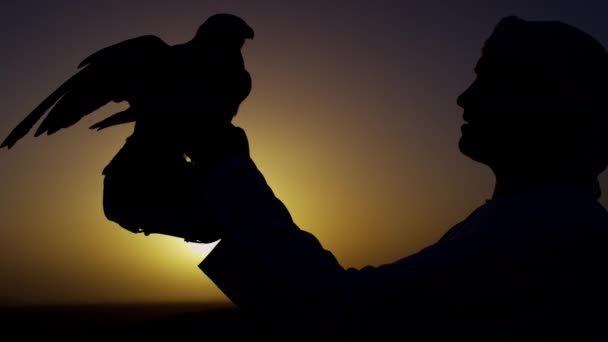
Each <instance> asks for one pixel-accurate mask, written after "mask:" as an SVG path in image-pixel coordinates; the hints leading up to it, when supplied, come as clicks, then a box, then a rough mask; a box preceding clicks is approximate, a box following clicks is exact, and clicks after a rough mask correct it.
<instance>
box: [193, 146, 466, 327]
mask: <svg viewBox="0 0 608 342" xmlns="http://www.w3.org/2000/svg"><path fill="white" fill-rule="evenodd" d="M202 187H203V189H202V191H201V192H202V193H203V194H204V196H205V198H204V206H205V208H206V210H208V213H207V214H208V215H209V218H210V220H211V222H210V224H214V225H217V226H219V227H220V230H221V231H222V239H221V241H220V242H219V243H218V245H217V246H216V248H215V249H214V250H213V251H212V252H211V253H210V254H209V256H208V257H207V258H206V259H205V260H204V261H203V262H202V263H201V264H200V268H201V269H202V270H203V272H205V273H206V274H207V275H208V276H209V277H210V278H211V279H212V280H213V281H214V283H215V284H216V285H217V286H218V287H219V288H220V289H221V290H222V291H223V292H224V293H225V294H226V295H227V296H228V297H229V298H230V299H231V300H232V301H233V302H234V303H235V304H237V305H238V306H239V307H241V308H243V309H245V310H247V311H249V312H253V313H255V314H256V315H258V316H260V317H268V318H269V319H270V320H273V319H277V318H280V319H281V320H282V324H285V322H284V320H292V319H293V320H295V321H293V323H294V324H295V326H298V327H299V328H302V327H303V326H306V327H307V328H306V329H313V327H314V328H315V329H322V330H323V331H324V332H327V331H330V332H333V333H339V334H343V333H347V332H348V333H355V334H357V331H358V330H361V329H363V330H368V329H369V328H370V327H371V326H374V325H375V326H378V325H382V324H383V323H386V324H387V325H391V324H393V325H395V324H401V325H403V324H404V323H407V324H408V325H409V328H407V329H409V330H411V332H412V333H414V331H415V330H416V328H423V324H422V323H421V322H426V323H428V321H429V320H427V318H428V317H429V316H432V315H435V318H436V319H438V318H439V316H440V315H441V314H442V312H439V313H433V311H435V310H436V309H437V307H436V303H437V302H439V301H442V299H444V298H448V297H453V296H449V293H448V292H447V288H448V286H450V285H451V281H450V280H449V277H451V276H452V275H453V274H454V272H455V271H456V270H457V269H458V267H457V266H455V265H456V264H458V263H460V261H462V260H459V259H458V258H451V259H450V258H442V257H441V254H442V253H444V252H445V251H442V250H441V249H440V248H438V247H436V246H432V247H429V248H427V249H425V250H423V251H422V252H420V253H417V254H415V255H413V256H411V257H409V258H406V259H403V260H401V261H399V262H396V263H392V264H387V265H383V266H380V267H366V268H363V269H361V270H355V269H348V270H345V269H344V268H343V267H342V266H341V265H340V264H339V262H338V261H337V260H336V258H335V257H334V256H333V255H332V254H331V253H330V252H329V251H327V250H325V249H324V248H323V246H322V245H321V244H320V243H319V241H318V240H317V239H316V238H315V237H314V236H313V235H311V234H310V233H307V232H305V231H303V230H300V229H299V228H298V227H297V225H296V224H295V223H294V222H293V220H292V218H291V216H290V214H289V212H288V210H287V209H286V208H285V206H284V205H283V203H282V202H281V201H280V200H279V199H278V198H277V197H276V196H275V195H274V193H273V192H272V190H271V188H270V187H269V186H268V184H267V183H266V181H265V179H264V177H263V176H262V174H261V173H260V172H259V170H258V169H257V168H256V166H255V164H254V162H253V161H252V160H251V159H250V158H248V157H244V156H242V157H233V158H232V159H230V160H225V161H223V162H222V163H220V164H219V165H218V166H217V167H216V168H214V169H212V170H211V171H210V172H209V174H208V175H207V177H205V182H204V184H202ZM446 261H448V263H446ZM461 264H462V263H461ZM460 275H461V276H465V275H464V274H462V273H461V274H460ZM443 304H445V305H448V304H449V302H446V301H445V300H443ZM395 310H397V312H395ZM441 310H443V313H447V311H445V308H442V309H441ZM277 316H279V317H277ZM388 317H392V318H393V319H394V320H395V321H399V320H400V319H406V318H408V317H409V319H410V321H409V322H401V323H397V322H388V321H385V319H388ZM413 320H416V322H414V321H413ZM374 321H375V322H374ZM388 328H390V329H394V328H398V327H395V326H392V327H388ZM307 331H308V332H311V331H312V330H307Z"/></svg>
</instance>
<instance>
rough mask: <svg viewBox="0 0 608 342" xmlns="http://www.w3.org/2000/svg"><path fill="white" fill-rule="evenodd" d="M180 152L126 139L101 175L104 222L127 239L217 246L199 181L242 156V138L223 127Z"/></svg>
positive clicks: (245, 144) (229, 127)
mask: <svg viewBox="0 0 608 342" xmlns="http://www.w3.org/2000/svg"><path fill="white" fill-rule="evenodd" d="M185 146H186V147H184V148H179V149H178V148H176V147H172V146H169V145H167V146H165V145H161V144H159V143H158V142H153V141H150V140H149V139H140V138H139V137H138V136H137V134H133V135H132V136H131V137H129V138H128V139H127V141H126V143H125V145H124V146H123V147H122V148H121V150H120V151H119V152H118V153H117V154H116V156H115V157H114V158H113V159H112V161H111V162H110V163H109V164H108V166H107V167H106V168H105V169H104V171H103V174H104V175H105V177H104V191H103V207H104V213H105V215H106V217H107V218H108V219H109V220H111V221H113V222H116V223H118V224H119V225H120V226H121V227H123V228H125V229H127V230H129V231H131V232H133V233H145V234H146V235H148V234H151V233H157V234H164V235H170V236H176V237H181V238H183V239H185V240H186V241H193V242H201V243H210V242H213V241H216V240H218V239H219V238H220V237H221V231H220V229H219V227H213V226H210V225H209V224H208V222H207V220H206V214H205V209H206V208H205V207H204V204H203V203H202V202H201V194H200V191H201V189H200V187H199V184H200V180H201V177H205V174H206V171H207V170H208V168H210V167H213V166H214V165H215V164H216V163H218V162H220V161H221V160H222V159H225V158H230V157H231V156H234V155H248V154H249V146H248V141H247V137H246V135H245V132H244V131H243V130H242V129H241V128H239V127H235V126H233V125H232V124H229V125H225V126H223V127H217V129H214V132H213V133H212V134H201V136H200V137H198V138H194V139H191V141H190V142H189V143H188V144H186V145H185Z"/></svg>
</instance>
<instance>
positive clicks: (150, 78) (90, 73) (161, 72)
mask: <svg viewBox="0 0 608 342" xmlns="http://www.w3.org/2000/svg"><path fill="white" fill-rule="evenodd" d="M253 36H254V32H253V29H252V28H251V27H250V26H249V25H248V24H247V23H246V22H245V21H244V20H243V19H241V18H239V17H237V16H235V15H232V14H225V13H220V14H215V15H212V16H211V17H209V18H208V19H207V20H206V21H205V22H204V23H203V24H202V25H200V27H199V28H198V30H197V32H196V34H195V35H194V37H193V38H192V40H190V41H188V42H186V43H183V44H176V45H168V44H167V43H165V42H164V41H163V40H162V39H160V38H159V37H157V36H154V35H145V36H140V37H136V38H133V39H128V40H126V41H123V42H120V43H118V44H115V45H111V46H109V47H106V48H104V49H101V50H99V51H97V52H95V53H93V54H92V55H90V56H89V57H87V58H86V59H84V60H83V61H82V63H80V65H79V68H80V71H78V72H77V73H76V74H74V75H73V76H72V77H71V78H69V79H68V80H67V81H65V82H64V83H63V84H61V86H59V88H57V89H56V90H55V91H54V92H53V93H52V94H50V95H49V96H48V97H47V98H46V99H45V100H44V101H42V103H40V105H38V106H37V107H36V108H35V109H34V110H33V111H32V112H31V113H30V114H29V115H28V116H27V117H25V119H24V120H23V121H22V122H20V123H19V124H18V125H17V126H16V127H15V128H14V129H13V131H12V132H11V133H10V134H9V135H8V137H7V138H6V139H5V140H4V142H3V143H2V145H0V147H7V148H9V149H10V148H11V147H12V146H13V145H15V143H16V142H17V141H18V140H19V139H21V138H22V137H24V136H25V135H26V134H27V133H28V132H29V131H30V129H31V128H32V127H33V126H34V125H35V124H36V123H37V122H38V120H40V119H41V117H42V116H43V115H44V114H45V113H47V111H48V112H49V113H48V115H47V116H46V118H45V119H44V120H43V121H42V123H41V124H40V126H39V127H38V129H37V131H36V132H35V136H39V135H41V134H44V133H46V134H53V133H55V132H57V131H58V130H60V129H62V128H66V127H69V126H72V125H73V124H75V123H76V122H78V121H79V120H80V119H82V118H83V117H84V116H85V115H88V114H90V113H92V112H94V111H96V110H97V109H99V108H100V107H102V106H104V105H106V104H107V103H109V102H110V101H114V102H121V101H127V102H128V103H129V107H128V109H126V110H125V111H122V112H119V113H115V114H113V115H111V116H110V117H108V118H106V119H104V120H102V121H100V122H98V123H96V124H95V125H93V126H91V127H90V128H92V129H98V130H100V129H104V128H106V127H109V126H113V125H118V124H122V123H128V122H135V132H134V135H135V134H137V135H140V136H146V137H149V138H150V139H151V140H154V139H156V141H157V142H158V143H161V144H179V143H181V142H182V141H181V140H183V138H184V137H187V136H190V135H192V134H196V130H197V129H201V127H202V128H204V126H205V125H206V124H208V123H215V122H220V121H228V122H229V121H230V120H231V119H232V118H233V117H234V115H236V113H237V110H238V107H239V105H240V103H241V102H242V101H243V100H244V99H245V98H246V97H247V96H248V95H249V93H250V90H251V78H250V75H249V73H248V72H247V70H246V69H245V66H244V61H243V57H242V54H241V49H242V47H243V44H244V42H245V40H246V39H253ZM51 108H52V109H51ZM49 110H50V111H49Z"/></svg>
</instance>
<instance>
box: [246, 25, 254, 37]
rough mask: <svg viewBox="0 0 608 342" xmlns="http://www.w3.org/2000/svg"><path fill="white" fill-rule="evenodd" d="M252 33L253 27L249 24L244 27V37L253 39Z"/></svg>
mask: <svg viewBox="0 0 608 342" xmlns="http://www.w3.org/2000/svg"><path fill="white" fill-rule="evenodd" d="M253 36H254V33H253V29H252V28H251V27H249V26H247V27H246V28H245V39H253Z"/></svg>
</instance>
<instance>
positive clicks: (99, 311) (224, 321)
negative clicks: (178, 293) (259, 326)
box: [0, 304, 259, 341]
mask: <svg viewBox="0 0 608 342" xmlns="http://www.w3.org/2000/svg"><path fill="white" fill-rule="evenodd" d="M0 329H1V330H0V339H1V340H5V341H6V340H9V338H10V339H11V340H12V339H14V338H18V339H22V338H24V337H46V338H49V337H54V338H69V337H77V338H79V339H80V338H83V339H85V338H86V339H87V340H88V339H94V338H96V337H103V336H107V337H113V338H124V337H133V338H143V337H152V338H159V337H160V338H162V337H166V338H171V339H174V338H179V337H189V336H192V337H198V338H200V339H201V340H204V339H205V338H208V337H226V338H228V337H252V336H256V335H258V334H259V333H257V332H256V327H255V325H254V324H253V323H251V322H249V321H248V320H246V319H245V317H244V316H243V315H242V314H241V313H240V311H238V309H236V308H234V307H232V306H220V305H209V304H131V305H127V304H120V305H62V306H11V307H1V308H0ZM213 340H215V339H213Z"/></svg>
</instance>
